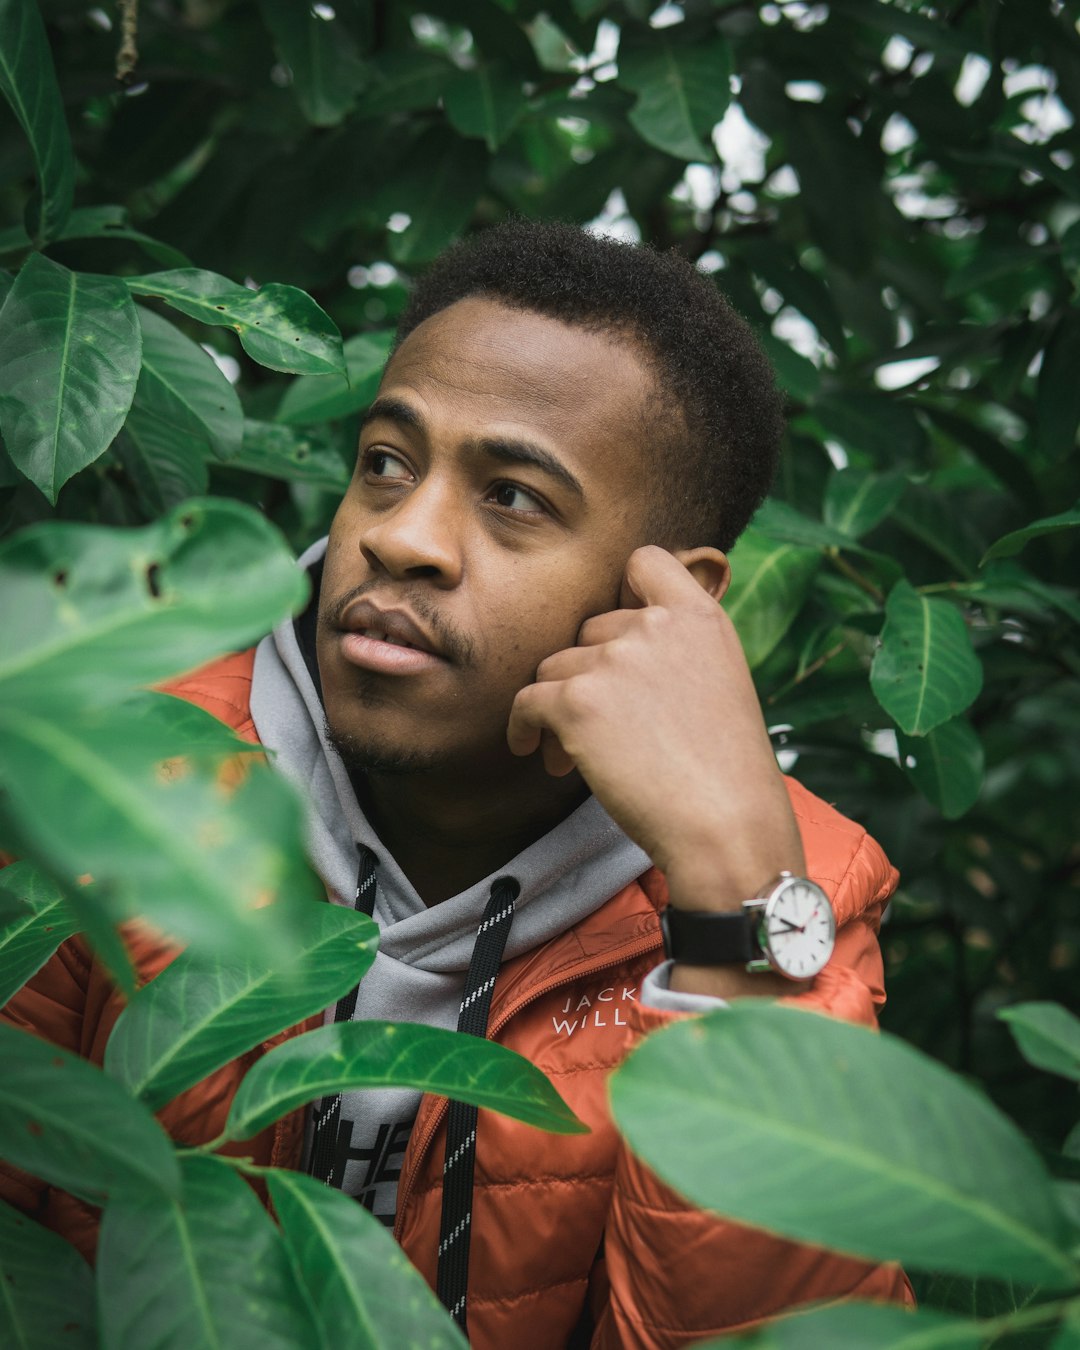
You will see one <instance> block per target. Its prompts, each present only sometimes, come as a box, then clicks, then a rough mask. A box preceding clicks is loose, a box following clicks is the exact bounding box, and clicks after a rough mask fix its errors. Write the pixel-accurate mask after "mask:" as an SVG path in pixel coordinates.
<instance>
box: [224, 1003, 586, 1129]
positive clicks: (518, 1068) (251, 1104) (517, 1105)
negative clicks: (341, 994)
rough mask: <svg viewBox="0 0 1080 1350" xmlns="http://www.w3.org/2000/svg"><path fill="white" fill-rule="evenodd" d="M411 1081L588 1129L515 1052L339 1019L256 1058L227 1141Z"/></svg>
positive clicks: (553, 1124) (440, 1033)
mask: <svg viewBox="0 0 1080 1350" xmlns="http://www.w3.org/2000/svg"><path fill="white" fill-rule="evenodd" d="M365 1087H412V1088H419V1089H420V1091H421V1092H434V1093H437V1094H439V1095H440V1096H443V1097H452V1098H454V1099H456V1100H457V1101H463V1102H470V1103H472V1104H473V1105H475V1106H484V1107H487V1108H488V1109H489V1110H491V1111H500V1112H501V1113H502V1114H503V1115H506V1116H512V1117H513V1118H514V1119H515V1120H523V1121H525V1122H526V1124H528V1125H535V1126H537V1128H539V1129H542V1130H552V1131H554V1132H555V1133H557V1134H581V1133H583V1132H584V1131H585V1129H586V1127H585V1126H584V1125H582V1124H581V1122H580V1121H579V1120H578V1118H577V1117H576V1116H575V1115H574V1113H573V1112H572V1111H571V1110H570V1108H569V1107H568V1106H567V1105H566V1103H565V1102H564V1101H563V1099H562V1098H561V1097H560V1096H559V1094H558V1093H557V1092H556V1091H555V1089H554V1088H553V1087H552V1086H551V1084H550V1083H549V1082H548V1080H547V1079H546V1078H545V1077H544V1075H543V1074H542V1073H541V1072H540V1070H539V1069H537V1068H535V1067H534V1066H533V1065H532V1064H530V1063H529V1061H528V1060H527V1059H523V1058H522V1056H521V1055H519V1054H516V1053H515V1052H514V1051H513V1050H508V1049H506V1047H505V1046H502V1045H496V1044H495V1043H494V1042H493V1041H486V1040H481V1039H479V1038H478V1037H475V1036H464V1035H461V1034H460V1033H458V1032H456V1031H444V1030H443V1029H442V1028H441V1027H425V1026H420V1025H417V1024H416V1023H412V1022H342V1023H338V1024H335V1025H333V1026H325V1027H319V1028H318V1030H316V1031H309V1032H307V1033H306V1034H305V1035H303V1036H296V1037H294V1038H293V1039H292V1040H290V1041H286V1042H285V1044H284V1045H279V1046H278V1047H277V1048H276V1049H274V1050H271V1051H270V1053H269V1054H268V1055H264V1056H263V1057H262V1059H260V1060H259V1061H258V1062H257V1063H256V1064H254V1065H253V1066H252V1067H251V1068H250V1069H249V1070H248V1073H247V1076H246V1077H245V1078H244V1081H243V1082H242V1083H241V1084H240V1089H239V1091H238V1092H237V1094H236V1097H235V1098H234V1099H233V1104H232V1108H231V1109H230V1111H229V1119H228V1123H227V1124H226V1127H225V1128H226V1137H227V1138H229V1139H250V1138H251V1136H252V1135H254V1134H258V1132H259V1131H260V1130H262V1129H264V1128H265V1127H266V1126H267V1125H269V1124H270V1123H271V1122H272V1121H275V1120H277V1119H278V1118H279V1117H281V1116H283V1115H284V1114H285V1113H286V1112H287V1111H292V1110H293V1109H294V1108H295V1107H298V1106H303V1105H304V1104H305V1102H310V1101H314V1100H315V1098H316V1097H323V1096H325V1095H327V1094H328V1093H331V1092H351V1091H354V1090H356V1089H358V1088H365Z"/></svg>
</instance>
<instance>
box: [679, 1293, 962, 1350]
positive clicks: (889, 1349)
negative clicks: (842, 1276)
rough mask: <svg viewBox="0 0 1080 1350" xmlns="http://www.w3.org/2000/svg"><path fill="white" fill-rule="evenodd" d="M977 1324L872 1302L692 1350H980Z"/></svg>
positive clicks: (800, 1317)
mask: <svg viewBox="0 0 1080 1350" xmlns="http://www.w3.org/2000/svg"><path fill="white" fill-rule="evenodd" d="M984 1343H985V1332H984V1331H983V1328H982V1327H981V1326H980V1325H979V1323H978V1322H971V1321H962V1320H961V1319H960V1318H958V1317H947V1316H945V1315H944V1314H942V1313H938V1312H911V1311H910V1310H909V1309H907V1308H893V1307H888V1306H883V1305H880V1304H874V1303H848V1304H843V1305H841V1306H839V1307H832V1308H816V1309H814V1310H812V1311H811V1312H808V1313H800V1314H798V1315H797V1316H795V1317H785V1318H782V1319H780V1320H779V1321H776V1322H771V1323H770V1324H769V1325H768V1326H767V1327H764V1328H762V1330H761V1331H755V1332H752V1333H751V1334H750V1335H748V1336H729V1337H726V1338H725V1339H724V1340H722V1341H700V1342H699V1343H698V1345H697V1348H696V1350H826V1347H827V1350H979V1347H981V1346H982V1345H983V1344H984Z"/></svg>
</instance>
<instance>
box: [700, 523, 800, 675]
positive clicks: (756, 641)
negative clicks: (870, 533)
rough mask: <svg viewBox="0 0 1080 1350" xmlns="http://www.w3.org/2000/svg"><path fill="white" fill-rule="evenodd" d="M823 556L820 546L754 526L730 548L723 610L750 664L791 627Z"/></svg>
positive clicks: (772, 646) (756, 662) (764, 654)
mask: <svg viewBox="0 0 1080 1350" xmlns="http://www.w3.org/2000/svg"><path fill="white" fill-rule="evenodd" d="M820 561H821V556H820V554H819V553H818V551H817V550H816V549H809V548H798V547H796V546H795V545H793V544H783V543H778V542H777V541H776V540H774V539H770V538H769V537H768V536H767V535H765V534H762V533H761V532H760V531H759V530H757V529H756V528H755V527H754V526H750V527H749V528H748V529H747V530H745V531H744V532H743V534H742V535H741V536H740V538H739V542H738V543H737V544H736V545H735V547H734V549H733V550H732V553H731V587H730V589H729V590H728V593H727V595H726V596H725V598H724V609H725V610H726V611H727V613H728V617H729V618H730V619H731V621H732V623H734V625H735V628H736V630H737V631H738V634H739V638H740V640H741V642H742V645H743V651H744V652H745V653H746V659H747V661H748V662H749V664H750V667H751V669H753V668H754V667H755V666H759V665H760V664H761V662H762V661H764V660H765V658H766V657H767V656H768V654H769V653H770V652H771V651H772V649H773V648H774V647H775V646H776V644H777V643H778V642H779V641H780V639H781V638H782V637H783V636H784V634H785V633H786V632H787V630H788V626H789V625H790V623H791V621H792V619H794V618H795V616H796V614H798V612H799V610H800V609H801V608H802V605H803V601H804V600H805V599H806V597H807V595H808V594H809V591H810V587H811V585H812V584H813V581H814V574H815V573H816V572H817V569H818V566H819V564H820Z"/></svg>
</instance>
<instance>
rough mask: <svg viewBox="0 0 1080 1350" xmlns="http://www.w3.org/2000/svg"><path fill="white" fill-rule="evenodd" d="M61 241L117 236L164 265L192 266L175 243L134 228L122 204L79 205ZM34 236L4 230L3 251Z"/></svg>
mask: <svg viewBox="0 0 1080 1350" xmlns="http://www.w3.org/2000/svg"><path fill="white" fill-rule="evenodd" d="M55 239H56V242H57V243H62V242H64V241H67V240H71V239H116V240H124V241H127V242H130V243H133V244H138V245H139V247H140V248H141V249H142V251H143V252H144V253H145V254H147V256H148V257H151V258H153V259H154V261H155V262H159V263H160V264H161V265H162V267H190V266H191V263H190V261H189V260H188V259H187V258H186V257H185V256H184V254H183V253H181V252H180V250H179V249H176V248H173V246H172V245H171V244H166V243H163V242H162V241H161V240H160V239H154V238H153V237H152V236H150V235H148V234H144V233H143V232H142V231H141V230H136V229H134V228H133V227H132V226H131V224H130V223H129V221H128V213H127V211H126V210H125V209H124V207H122V206H77V207H76V208H75V209H74V210H73V211H72V212H71V214H70V215H69V216H68V218H67V221H66V222H65V224H64V225H63V227H62V228H61V229H60V230H59V231H58V232H57V234H56V235H55ZM30 242H31V241H30V236H29V235H28V234H27V233H26V232H25V230H22V229H16V230H5V231H3V232H2V233H0V253H8V252H21V251H22V250H24V249H28V248H29V247H30Z"/></svg>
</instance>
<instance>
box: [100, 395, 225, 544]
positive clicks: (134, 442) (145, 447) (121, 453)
mask: <svg viewBox="0 0 1080 1350" xmlns="http://www.w3.org/2000/svg"><path fill="white" fill-rule="evenodd" d="M110 454H111V455H112V456H113V460H114V463H115V464H117V465H119V466H120V467H121V468H122V469H123V471H124V473H125V474H126V475H127V477H128V478H129V479H130V481H131V486H132V487H133V488H134V489H135V495H136V497H137V498H138V501H139V505H140V506H141V507H142V510H143V512H144V514H145V515H146V517H147V519H149V520H153V519H154V518H155V517H157V516H161V515H164V514H165V512H166V511H171V510H172V509H173V507H174V506H179V505H180V504H181V503H182V502H186V501H190V500H191V498H192V497H201V496H203V495H204V494H205V492H206V489H207V487H208V486H209V482H210V470H209V467H208V464H207V457H206V456H205V455H204V454H203V453H202V451H201V450H200V447H199V445H198V443H197V442H193V441H192V440H191V439H189V438H188V437H187V436H184V435H181V434H179V432H178V431H177V430H176V429H175V428H174V426H173V424H171V423H169V422H167V421H162V420H161V419H159V418H157V417H147V416H146V415H145V414H143V415H139V413H137V412H136V411H135V410H134V409H133V413H132V415H131V416H129V417H128V421H127V425H126V426H125V427H124V430H123V431H121V432H120V434H119V436H117V438H116V440H115V441H114V442H113V446H112V450H111V451H110ZM233 462H234V461H230V464H232V463H233Z"/></svg>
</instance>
